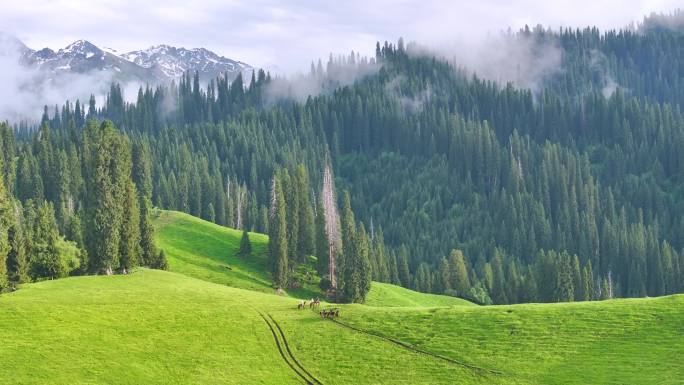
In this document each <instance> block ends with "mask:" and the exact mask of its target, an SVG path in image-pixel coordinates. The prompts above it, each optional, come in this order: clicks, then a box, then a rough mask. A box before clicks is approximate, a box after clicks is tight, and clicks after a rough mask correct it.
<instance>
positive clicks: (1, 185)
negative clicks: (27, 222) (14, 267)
mask: <svg viewBox="0 0 684 385" xmlns="http://www.w3.org/2000/svg"><path fill="white" fill-rule="evenodd" d="M2 169H3V167H2V162H1V161H0V290H2V289H4V288H6V287H7V285H8V282H9V280H8V276H7V254H8V253H9V252H10V249H11V248H10V242H9V239H8V230H9V228H10V224H11V223H12V206H11V202H10V198H9V196H8V195H7V190H6V188H5V177H4V172H2Z"/></svg>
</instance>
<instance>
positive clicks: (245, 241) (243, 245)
mask: <svg viewBox="0 0 684 385" xmlns="http://www.w3.org/2000/svg"><path fill="white" fill-rule="evenodd" d="M251 253H252V243H251V242H250V241H249V233H248V232H247V230H242V238H241V239H240V249H239V250H238V255H239V256H241V257H248V256H249V255H250V254H251Z"/></svg>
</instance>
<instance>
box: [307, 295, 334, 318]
mask: <svg viewBox="0 0 684 385" xmlns="http://www.w3.org/2000/svg"><path fill="white" fill-rule="evenodd" d="M307 302H308V304H309V309H314V308H316V307H318V306H321V299H320V298H318V297H316V298H311V299H310V300H309V301H306V300H302V301H300V302H299V303H298V304H297V309H298V310H302V309H306V305H307ZM318 314H320V315H321V317H323V318H335V317H339V316H340V309H323V310H321V311H320V312H318Z"/></svg>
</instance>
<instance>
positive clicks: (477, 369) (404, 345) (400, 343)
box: [328, 318, 504, 375]
mask: <svg viewBox="0 0 684 385" xmlns="http://www.w3.org/2000/svg"><path fill="white" fill-rule="evenodd" d="M328 319H329V320H331V321H332V322H334V323H335V324H337V325H339V326H342V327H345V328H347V329H350V330H353V331H356V332H358V333H363V334H367V335H369V336H373V337H376V338H380V339H382V340H384V341H386V342H390V343H392V344H395V345H398V346H400V347H402V348H404V349H406V350H409V351H412V352H414V353H418V354H423V355H426V356H430V357H433V358H437V359H440V360H442V361H446V362H448V363H451V364H454V365H458V366H461V367H464V368H466V369H470V370H472V371H474V372H476V373H478V374H480V375H484V374H495V375H504V373H503V372H501V371H498V370H494V369H486V368H481V367H479V366H475V365H472V364H468V363H466V362H462V361H459V360H455V359H453V358H449V357H445V356H442V355H440V354H436V353H432V352H428V351H426V350H422V349H418V348H416V347H413V346H411V345H409V344H407V343H406V342H403V341H399V340H395V339H394V338H390V337H386V336H383V335H382V334H380V333H376V332H371V331H368V330H363V329H360V328H357V327H355V326H351V325H349V324H346V323H344V322H340V321H338V320H336V319H334V318H328Z"/></svg>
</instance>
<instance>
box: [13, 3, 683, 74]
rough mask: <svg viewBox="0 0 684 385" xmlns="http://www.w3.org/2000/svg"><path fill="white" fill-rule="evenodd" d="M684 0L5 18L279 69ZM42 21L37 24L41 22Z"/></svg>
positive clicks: (71, 9) (265, 7)
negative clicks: (401, 42)
mask: <svg viewBox="0 0 684 385" xmlns="http://www.w3.org/2000/svg"><path fill="white" fill-rule="evenodd" d="M680 6H681V0H634V1H630V2H629V4H627V5H626V4H625V2H624V1H621V0H605V1H594V0H574V1H570V0H559V1H543V0H511V1H507V2H502V1H499V0H481V1H477V2H472V1H468V2H466V1H459V0H457V1H444V0H421V1H418V0H374V1H361V0H347V1H340V2H328V1H326V2H311V1H305V0H254V1H249V2H240V1H236V0H235V1H222V0H205V1H199V0H148V1H146V2H145V6H144V7H143V6H140V3H139V1H133V0H103V1H89V0H22V1H16V2H8V1H6V2H4V3H3V9H2V12H1V13H0V25H3V28H4V29H6V30H7V31H8V32H11V33H13V34H16V35H17V36H19V37H20V38H21V39H22V40H24V41H25V42H27V43H28V44H29V46H32V47H33V48H42V47H43V46H46V45H47V46H51V47H53V48H56V47H61V46H64V45H66V44H68V43H70V42H71V41H73V40H76V39H79V38H85V39H88V40H91V41H93V42H94V43H96V44H97V45H99V46H105V47H113V48H116V49H117V50H119V51H129V50H135V49H140V48H144V47H147V46H151V45H155V44H159V43H167V44H171V45H177V46H185V47H186V48H190V47H198V46H204V47H206V48H209V49H212V50H214V51H216V52H218V53H220V54H222V55H224V56H227V57H231V58H234V59H239V60H242V61H244V62H247V63H249V64H251V65H254V66H258V67H263V68H267V69H271V70H276V71H278V72H284V73H296V72H301V71H302V70H305V69H307V67H308V64H309V62H310V60H312V59H317V58H321V57H327V56H328V54H329V53H331V52H332V53H334V54H339V53H344V52H349V51H351V50H355V51H357V52H360V53H361V54H362V55H372V54H373V49H374V44H375V42H376V41H381V42H382V41H385V40H388V41H396V40H397V39H398V38H399V37H404V38H405V40H406V41H418V42H420V43H423V44H428V43H432V44H436V45H441V44H445V43H449V42H451V41H453V40H455V39H457V38H460V39H463V40H471V39H476V40H478V39H480V38H481V37H483V36H486V35H487V34H488V33H489V34H492V33H498V32H499V31H501V30H505V29H507V28H508V27H511V28H513V29H514V30H517V29H518V28H521V27H522V26H524V25H525V24H529V25H536V24H538V23H540V24H542V25H544V26H546V27H552V28H557V27H559V26H561V25H563V26H577V27H584V26H587V25H595V26H598V27H599V28H602V29H608V28H619V27H622V26H625V25H627V24H629V23H630V22H633V21H639V20H641V19H642V17H643V16H644V15H647V14H650V13H651V12H671V11H672V10H674V9H676V8H677V7H680ZM37 20H40V23H36V21H37Z"/></svg>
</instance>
